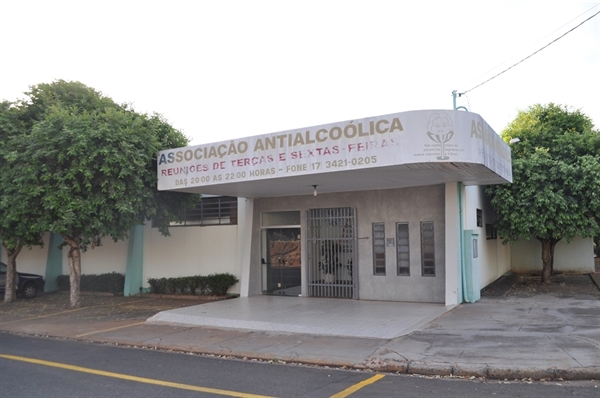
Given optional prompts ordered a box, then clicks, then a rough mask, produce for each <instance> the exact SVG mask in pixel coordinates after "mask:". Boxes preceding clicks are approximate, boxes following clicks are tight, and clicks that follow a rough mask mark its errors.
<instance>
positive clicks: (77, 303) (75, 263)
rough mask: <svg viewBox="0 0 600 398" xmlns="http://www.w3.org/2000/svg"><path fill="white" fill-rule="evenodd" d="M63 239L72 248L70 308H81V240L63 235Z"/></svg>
mask: <svg viewBox="0 0 600 398" xmlns="http://www.w3.org/2000/svg"><path fill="white" fill-rule="evenodd" d="M61 236H62V238H63V239H64V240H65V242H67V244H68V245H69V246H70V247H71V248H70V249H69V255H68V258H69V282H70V284H71V290H70V297H69V307H70V308H79V307H81V292H80V289H79V282H80V281H81V248H80V247H79V243H80V242H79V238H71V237H69V236H67V235H63V234H61Z"/></svg>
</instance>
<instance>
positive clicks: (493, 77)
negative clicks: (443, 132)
mask: <svg viewBox="0 0 600 398" xmlns="http://www.w3.org/2000/svg"><path fill="white" fill-rule="evenodd" d="M598 14H600V11H598V12H597V13H595V14H594V15H592V16H591V17H589V18H587V19H586V20H584V21H583V22H581V23H580V24H579V25H577V26H575V27H573V28H572V29H570V30H568V31H567V32H565V33H564V34H562V35H561V36H559V37H557V38H556V39H554V40H552V41H551V42H550V43H548V44H546V45H545V46H544V47H542V48H540V49H539V50H537V51H536V52H534V53H533V54H530V55H528V56H527V57H525V58H523V59H522V60H520V61H519V62H517V63H516V64H514V65H512V66H509V67H508V68H506V69H504V70H503V71H502V72H500V73H498V74H497V75H495V76H492V77H490V78H489V79H487V80H486V81H484V82H483V83H480V84H478V85H476V86H475V87H473V88H470V89H469V90H467V91H464V92H462V93H459V94H458V95H459V96H461V95H463V94H466V93H468V92H469V91H473V90H475V89H476V88H477V87H480V86H483V85H484V84H485V83H487V82H489V81H490V80H493V79H495V78H497V77H498V76H500V75H501V74H503V73H504V72H507V71H509V70H510V69H512V68H514V67H515V66H517V65H519V64H520V63H522V62H523V61H525V60H527V59H529V58H531V57H533V56H534V55H535V54H537V53H539V52H540V51H542V50H543V49H544V48H546V47H548V46H549V45H550V44H552V43H555V42H557V41H558V40H560V39H561V38H563V37H565V36H566V35H567V34H569V33H571V32H572V31H574V30H575V29H577V28H578V27H580V26H581V25H583V24H584V23H586V22H587V21H589V20H590V19H592V18H594V17H595V16H596V15H598Z"/></svg>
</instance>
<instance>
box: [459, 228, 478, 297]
mask: <svg viewBox="0 0 600 398" xmlns="http://www.w3.org/2000/svg"><path fill="white" fill-rule="evenodd" d="M464 245H465V251H464V255H465V257H464V259H465V267H464V275H463V276H464V278H463V294H464V301H466V302H467V303H474V302H476V301H479V299H480V298H481V275H480V272H481V271H480V269H479V234H476V233H474V231H473V230H471V229H468V230H465V231H464Z"/></svg>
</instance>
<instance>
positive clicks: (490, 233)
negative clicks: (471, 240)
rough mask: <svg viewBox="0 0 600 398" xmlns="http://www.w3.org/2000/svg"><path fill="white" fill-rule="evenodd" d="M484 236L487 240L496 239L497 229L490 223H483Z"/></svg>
mask: <svg viewBox="0 0 600 398" xmlns="http://www.w3.org/2000/svg"><path fill="white" fill-rule="evenodd" d="M485 238H486V239H487V240H490V239H498V230H496V228H494V226H493V225H492V224H485Z"/></svg>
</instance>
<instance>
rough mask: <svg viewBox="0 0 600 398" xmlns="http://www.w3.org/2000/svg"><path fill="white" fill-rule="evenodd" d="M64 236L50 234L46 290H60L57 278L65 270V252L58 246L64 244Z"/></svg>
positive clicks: (45, 277)
mask: <svg viewBox="0 0 600 398" xmlns="http://www.w3.org/2000/svg"><path fill="white" fill-rule="evenodd" d="M63 242H64V241H63V238H62V237H61V236H60V235H59V234H53V233H51V234H50V241H49V242H48V257H47V258H46V275H45V276H44V279H45V280H46V285H45V286H44V291H46V292H54V291H56V290H58V283H57V282H56V278H57V277H58V276H59V275H62V270H63V252H62V249H59V248H58V247H59V246H60V245H62V244H63Z"/></svg>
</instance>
